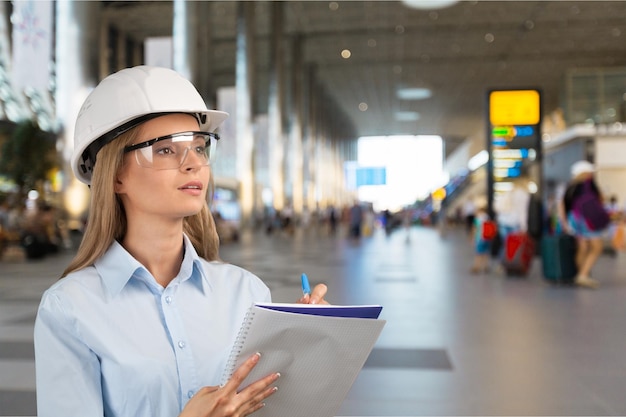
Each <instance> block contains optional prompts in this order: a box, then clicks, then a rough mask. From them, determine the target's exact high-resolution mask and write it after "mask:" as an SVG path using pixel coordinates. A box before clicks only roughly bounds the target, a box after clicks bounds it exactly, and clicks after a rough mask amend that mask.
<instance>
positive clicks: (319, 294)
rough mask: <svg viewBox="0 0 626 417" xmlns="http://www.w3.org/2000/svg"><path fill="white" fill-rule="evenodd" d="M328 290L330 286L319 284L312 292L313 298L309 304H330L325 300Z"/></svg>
mask: <svg viewBox="0 0 626 417" xmlns="http://www.w3.org/2000/svg"><path fill="white" fill-rule="evenodd" d="M327 291H328V287H327V286H326V285H324V284H317V285H316V286H315V288H313V291H312V292H311V298H310V300H309V304H328V303H326V302H324V296H325V295H326V292H327Z"/></svg>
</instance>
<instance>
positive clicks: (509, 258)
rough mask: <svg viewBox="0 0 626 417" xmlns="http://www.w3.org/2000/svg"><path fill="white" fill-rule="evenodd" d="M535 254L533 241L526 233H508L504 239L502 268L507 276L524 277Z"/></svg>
mask: <svg viewBox="0 0 626 417" xmlns="http://www.w3.org/2000/svg"><path fill="white" fill-rule="evenodd" d="M534 253H535V247H534V244H533V240H532V239H531V237H530V236H528V233H525V232H513V233H509V234H508V235H507V236H506V238H505V239H504V253H503V254H502V267H503V268H504V271H505V272H506V274H507V275H526V274H527V273H528V269H529V268H530V262H531V261H532V258H533V255H534Z"/></svg>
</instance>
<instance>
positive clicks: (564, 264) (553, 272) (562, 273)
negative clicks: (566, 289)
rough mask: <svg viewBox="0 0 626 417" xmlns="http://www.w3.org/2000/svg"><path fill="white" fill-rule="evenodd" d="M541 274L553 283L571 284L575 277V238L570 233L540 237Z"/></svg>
mask: <svg viewBox="0 0 626 417" xmlns="http://www.w3.org/2000/svg"><path fill="white" fill-rule="evenodd" d="M541 263H542V267H543V276H544V277H545V279H546V280H548V281H550V282H552V283H555V284H573V283H574V280H575V279H576V273H577V268H576V238H575V237H574V236H570V235H555V236H544V237H543V238H542V239H541Z"/></svg>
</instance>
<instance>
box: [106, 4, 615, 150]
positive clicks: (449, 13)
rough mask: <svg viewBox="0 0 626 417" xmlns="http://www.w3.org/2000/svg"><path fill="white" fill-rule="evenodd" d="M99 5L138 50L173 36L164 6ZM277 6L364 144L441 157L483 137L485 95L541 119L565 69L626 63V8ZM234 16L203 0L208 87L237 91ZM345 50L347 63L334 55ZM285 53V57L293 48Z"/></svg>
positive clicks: (557, 100) (261, 60) (258, 27)
mask: <svg viewBox="0 0 626 417" xmlns="http://www.w3.org/2000/svg"><path fill="white" fill-rule="evenodd" d="M103 4H104V5H105V6H104V7H105V16H106V18H107V20H108V21H109V22H110V23H111V24H112V25H116V26H118V27H119V29H120V31H123V32H125V33H127V34H128V36H130V37H131V38H132V39H134V40H136V41H139V42H141V41H142V40H144V39H145V38H147V37H151V36H169V35H170V34H171V31H172V10H173V4H172V2H170V1H138V2H126V1H108V2H104V3H103ZM281 4H282V5H283V7H284V24H283V29H282V31H283V34H284V39H285V40H289V39H292V38H293V37H295V36H296V35H300V36H301V39H302V43H301V45H302V49H301V53H302V54H303V59H304V62H305V65H307V66H310V67H312V68H314V74H315V83H316V89H317V90H318V91H320V92H321V94H323V96H324V97H326V100H327V101H328V102H329V103H330V102H332V103H334V105H336V106H337V108H339V109H340V111H339V112H340V113H342V114H343V115H344V116H345V117H346V120H347V121H346V123H348V124H352V125H353V127H354V129H355V131H356V133H357V134H358V135H359V136H372V135H389V134H438V135H441V136H443V137H444V138H445V140H446V144H447V151H448V152H450V151H451V150H452V149H453V148H454V147H455V146H456V145H458V144H459V143H460V142H461V141H463V140H465V139H466V138H468V137H477V136H478V137H481V136H484V134H485V133H484V132H485V120H486V116H485V106H486V99H485V98H486V92H487V91H488V90H489V89H494V88H497V89H499V88H505V89H506V88H539V89H540V90H541V91H542V95H543V103H542V105H543V111H542V113H543V114H544V115H546V114H548V113H549V112H551V111H553V110H554V109H556V108H558V107H561V105H562V102H563V95H564V94H563V93H564V80H565V75H566V73H567V71H568V70H572V69H577V68H583V69H586V68H601V67H620V66H622V67H623V66H625V65H626V1H587V2H577V1H461V2H459V3H457V4H454V5H452V6H450V7H446V8H441V9H430V10H428V9H426V10H422V9H414V8H409V7H407V6H405V5H404V4H403V3H402V2H399V1H339V2H329V1H285V2H282V3H281ZM270 10H271V6H270V3H269V2H265V1H258V2H254V16H255V22H254V25H255V32H254V33H255V40H256V51H257V53H256V56H255V59H256V64H255V68H256V71H255V75H256V77H257V78H256V85H257V87H256V88H257V90H258V94H257V102H256V107H257V108H258V110H259V111H261V112H262V111H264V106H265V108H266V107H267V104H266V103H267V85H268V83H267V79H268V78H267V74H268V69H269V68H270V63H269V59H268V55H269V35H270V25H271V24H270ZM236 17H237V2H235V1H216V2H210V4H209V16H208V20H207V22H206V24H208V25H209V27H210V33H211V45H212V51H213V52H212V53H213V56H212V57H211V58H212V68H211V71H212V73H213V74H214V76H213V79H212V82H213V83H214V87H220V86H232V85H234V79H235V78H234V77H235V45H236V42H235V39H236ZM287 45H289V43H288V42H287ZM344 49H348V50H350V51H351V56H350V58H349V59H344V58H342V57H341V51H342V50H344ZM286 51H287V53H286V55H287V56H288V57H289V56H291V55H290V54H291V52H290V50H289V46H287V47H286ZM417 87H426V88H428V89H430V90H431V91H432V96H431V97H430V98H428V99H424V100H418V101H412V100H402V99H399V98H398V96H397V91H398V89H399V88H417ZM625 88H626V86H625ZM362 103H365V104H366V105H367V110H366V111H362V108H363V104H362ZM359 105H361V109H360V108H359ZM398 112H416V113H418V114H419V119H418V120H409V121H399V120H397V118H396V113H398Z"/></svg>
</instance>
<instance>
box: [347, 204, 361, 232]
mask: <svg viewBox="0 0 626 417" xmlns="http://www.w3.org/2000/svg"><path fill="white" fill-rule="evenodd" d="M348 216H349V217H348V222H349V229H348V230H349V234H350V237H351V238H352V239H354V240H358V239H360V238H361V227H362V226H363V208H362V207H361V205H360V204H359V202H358V201H355V202H354V203H353V204H352V207H350V210H349V212H348Z"/></svg>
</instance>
